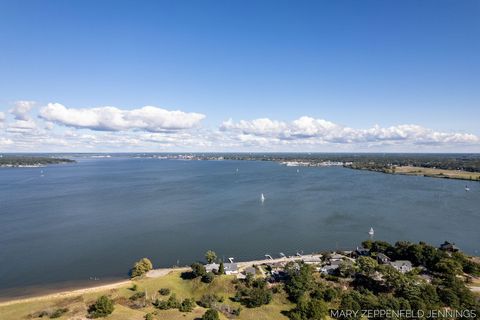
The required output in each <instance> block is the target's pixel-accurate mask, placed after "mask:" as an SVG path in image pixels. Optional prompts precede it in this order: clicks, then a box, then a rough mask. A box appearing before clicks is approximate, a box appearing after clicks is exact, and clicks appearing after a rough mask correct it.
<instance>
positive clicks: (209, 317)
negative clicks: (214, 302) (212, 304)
mask: <svg viewBox="0 0 480 320" xmlns="http://www.w3.org/2000/svg"><path fill="white" fill-rule="evenodd" d="M202 320H220V317H219V316H218V311H217V310H215V309H208V310H207V311H206V312H205V313H204V314H203V316H202Z"/></svg>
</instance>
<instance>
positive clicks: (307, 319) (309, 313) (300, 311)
mask: <svg viewBox="0 0 480 320" xmlns="http://www.w3.org/2000/svg"><path fill="white" fill-rule="evenodd" d="M327 314H328V306H327V304H326V303H325V302H323V301H321V300H318V299H310V300H305V299H300V301H299V302H298V303H297V306H296V307H295V308H294V309H293V310H291V311H290V312H289V314H288V317H289V318H290V319H291V320H323V319H325V318H326V316H327Z"/></svg>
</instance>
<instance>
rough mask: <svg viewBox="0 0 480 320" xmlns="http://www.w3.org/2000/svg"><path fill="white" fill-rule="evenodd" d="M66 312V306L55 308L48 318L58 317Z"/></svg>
mask: <svg viewBox="0 0 480 320" xmlns="http://www.w3.org/2000/svg"><path fill="white" fill-rule="evenodd" d="M67 312H68V308H60V309H57V310H55V311H54V312H53V313H52V314H51V315H50V319H55V318H60V317H61V316H63V315H64V314H65V313H67Z"/></svg>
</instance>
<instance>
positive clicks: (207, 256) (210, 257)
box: [205, 250, 217, 263]
mask: <svg viewBox="0 0 480 320" xmlns="http://www.w3.org/2000/svg"><path fill="white" fill-rule="evenodd" d="M205 259H206V260H207V262H208V263H214V262H215V261H216V260H217V254H216V253H215V252H214V251H212V250H208V251H207V252H206V253H205Z"/></svg>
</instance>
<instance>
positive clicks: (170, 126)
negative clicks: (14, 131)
mask: <svg viewBox="0 0 480 320" xmlns="http://www.w3.org/2000/svg"><path fill="white" fill-rule="evenodd" d="M40 117H41V118H43V119H45V120H48V121H51V122H55V123H57V124H61V125H65V126H68V127H74V128H86V129H91V130H97V131H127V130H141V131H149V132H165V131H177V130H182V129H190V128H193V127H195V126H196V125H198V124H199V122H200V121H201V120H202V119H204V118H205V116H204V115H203V114H199V113H187V112H183V111H169V110H165V109H162V108H157V107H152V106H145V107H142V108H139V109H134V110H121V109H118V108H115V107H99V108H91V109H74V108H67V107H65V106H64V105H62V104H59V103H49V104H48V105H47V106H46V107H43V108H42V109H41V110H40Z"/></svg>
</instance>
